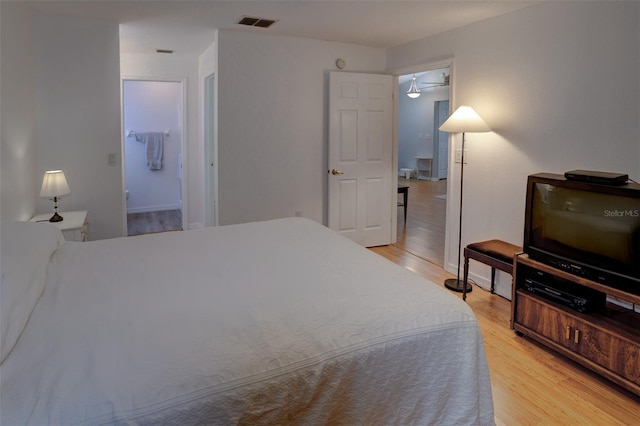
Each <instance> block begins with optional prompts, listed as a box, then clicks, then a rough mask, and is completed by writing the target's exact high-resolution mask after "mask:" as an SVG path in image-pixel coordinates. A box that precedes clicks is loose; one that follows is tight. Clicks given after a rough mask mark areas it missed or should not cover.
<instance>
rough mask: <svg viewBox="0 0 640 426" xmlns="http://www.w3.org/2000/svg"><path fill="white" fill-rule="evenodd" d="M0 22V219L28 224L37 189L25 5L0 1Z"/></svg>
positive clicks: (31, 65)
mask: <svg viewBox="0 0 640 426" xmlns="http://www.w3.org/2000/svg"><path fill="white" fill-rule="evenodd" d="M0 19H1V22H0V43H1V46H0V52H1V55H2V56H1V59H0V94H1V95H0V110H1V111H2V113H1V114H0V128H1V130H2V132H1V135H0V138H1V139H0V160H1V166H0V170H1V172H0V186H1V189H0V217H1V218H2V219H3V220H29V219H30V218H31V217H32V216H33V215H34V214H35V213H36V198H37V194H38V193H39V191H40V186H39V184H38V182H37V178H36V168H37V162H36V141H35V105H34V85H33V58H32V55H33V50H32V47H31V44H32V37H31V24H32V21H31V13H30V11H29V8H28V6H27V5H25V4H22V3H18V2H11V3H7V2H0ZM41 183H42V181H40V184H41Z"/></svg>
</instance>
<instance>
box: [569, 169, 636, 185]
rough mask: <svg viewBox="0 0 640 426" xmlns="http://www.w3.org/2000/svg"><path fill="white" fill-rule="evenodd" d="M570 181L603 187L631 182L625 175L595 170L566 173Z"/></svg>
mask: <svg viewBox="0 0 640 426" xmlns="http://www.w3.org/2000/svg"><path fill="white" fill-rule="evenodd" d="M564 177H565V178H566V179H568V180H577V181H581V182H591V183H600V184H603V185H624V184H625V183H626V182H627V181H628V180H629V175H628V174H625V173H613V172H597V171H594V170H571V171H568V172H565V173H564Z"/></svg>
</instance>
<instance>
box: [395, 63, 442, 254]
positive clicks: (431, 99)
mask: <svg viewBox="0 0 640 426" xmlns="http://www.w3.org/2000/svg"><path fill="white" fill-rule="evenodd" d="M449 75H450V68H449V67H442V68H437V69H432V70H429V71H423V72H417V73H415V74H413V73H412V74H407V75H402V76H399V77H398V82H399V88H398V93H399V96H398V154H397V158H398V185H406V186H408V187H409V190H408V201H409V202H408V209H407V210H408V211H407V220H406V222H405V221H404V220H403V217H402V215H400V214H398V222H397V227H398V228H397V241H398V242H397V244H399V245H402V246H403V248H404V249H405V250H407V251H409V252H411V253H412V254H414V255H416V256H419V257H421V258H423V259H425V260H428V261H430V262H432V263H435V264H437V265H440V266H442V265H444V253H445V247H444V245H445V230H446V203H447V201H446V198H447V181H446V178H447V173H448V137H447V134H446V133H444V134H443V133H442V132H439V130H438V127H439V123H440V122H441V121H444V120H446V118H447V117H448V115H449V99H450V85H449V82H450V79H449ZM414 78H415V83H416V86H417V88H418V89H419V90H420V94H419V96H415V95H414V96H413V97H409V96H408V95H407V92H408V91H409V89H410V86H411V84H412V81H413V79H414ZM445 110H446V111H445ZM407 170H410V171H411V172H407Z"/></svg>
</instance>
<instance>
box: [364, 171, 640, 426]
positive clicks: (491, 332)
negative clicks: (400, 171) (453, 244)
mask: <svg viewBox="0 0 640 426" xmlns="http://www.w3.org/2000/svg"><path fill="white" fill-rule="evenodd" d="M409 182H410V184H412V185H411V186H412V188H410V190H409V194H411V191H412V189H414V188H415V187H416V186H420V184H421V183H422V182H416V181H409ZM418 192H419V190H417V189H416V190H414V193H416V194H417V193H418ZM413 206H414V207H418V206H419V203H414V204H413ZM398 213H399V219H400V222H401V221H402V218H401V217H400V212H398ZM425 214H426V213H421V212H420V211H419V209H417V208H414V209H412V204H411V200H410V201H409V210H408V215H415V216H421V215H425ZM443 214H444V213H443ZM427 226H428V225H427ZM400 227H404V225H403V224H400V225H399V231H400ZM420 227H424V225H420V226H413V225H411V222H410V219H408V220H407V228H406V234H405V235H403V239H402V240H401V239H400V232H399V234H398V235H399V238H398V242H397V243H396V244H393V245H390V246H384V247H375V248H372V249H371V250H372V251H373V252H375V253H378V254H380V255H381V256H384V257H386V258H387V259H389V260H391V261H392V262H395V263H397V264H399V265H401V266H404V267H405V268H407V269H409V270H411V271H413V272H415V273H417V274H419V275H422V276H424V277H426V278H427V279H429V280H431V281H433V282H435V283H437V284H439V285H443V284H442V283H443V282H444V280H445V279H446V278H452V277H453V275H451V274H449V273H447V272H445V271H444V270H443V269H442V266H441V265H442V263H437V262H438V260H433V259H432V260H427V259H428V253H429V250H426V249H424V248H422V246H421V244H420V243H418V242H416V240H419V239H420V238H423V236H424V235H428V233H426V232H425V231H423V230H421V229H420ZM427 245H428V244H427ZM432 245H433V246H435V244H432ZM433 250H436V251H437V250H439V249H433ZM443 287H444V286H443ZM467 303H469V306H471V308H472V309H473V311H474V312H475V314H476V317H477V318H478V323H479V325H480V329H481V331H482V334H483V338H484V343H485V351H486V354H487V361H488V364H489V371H490V374H491V382H492V391H493V399H494V409H495V419H496V424H498V425H598V426H599V425H640V398H639V397H637V396H635V395H633V394H631V393H630V392H628V391H626V390H624V389H622V388H620V387H618V386H616V385H614V384H612V383H611V382H609V381H607V380H605V379H603V378H601V377H600V376H598V375H596V374H594V373H592V372H590V371H589V370H587V369H585V368H584V367H582V366H580V365H578V364H576V363H575V362H573V361H571V360H569V359H567V358H565V357H563V356H561V355H559V354H557V353H555V352H553V351H552V350H550V349H547V348H545V347H543V346H541V345H539V344H537V343H535V342H534V341H532V340H529V339H528V338H526V337H518V336H516V335H515V333H514V332H513V330H511V329H510V327H509V319H510V313H511V304H510V302H509V301H508V300H507V299H504V298H502V297H500V296H497V295H492V294H491V293H489V292H487V291H483V290H482V289H480V288H479V287H475V288H474V291H473V292H472V293H470V294H468V296H467Z"/></svg>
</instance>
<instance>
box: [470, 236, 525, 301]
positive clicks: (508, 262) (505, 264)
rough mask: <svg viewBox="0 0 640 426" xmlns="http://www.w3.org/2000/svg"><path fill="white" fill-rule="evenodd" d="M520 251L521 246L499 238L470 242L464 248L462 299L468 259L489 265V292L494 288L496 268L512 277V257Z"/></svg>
mask: <svg viewBox="0 0 640 426" xmlns="http://www.w3.org/2000/svg"><path fill="white" fill-rule="evenodd" d="M518 253H522V247H519V246H516V245H514V244H509V243H507V242H504V241H501V240H489V241H482V242H479V243H472V244H469V245H467V246H466V247H465V248H464V285H463V286H462V300H466V298H467V281H468V279H469V259H474V260H476V261H478V262H480V263H484V264H485V265H489V266H491V293H493V292H494V290H495V280H496V269H499V270H501V271H504V272H507V273H508V274H510V275H511V276H512V277H513V258H514V256H515V255H516V254H518Z"/></svg>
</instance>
